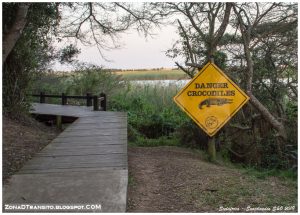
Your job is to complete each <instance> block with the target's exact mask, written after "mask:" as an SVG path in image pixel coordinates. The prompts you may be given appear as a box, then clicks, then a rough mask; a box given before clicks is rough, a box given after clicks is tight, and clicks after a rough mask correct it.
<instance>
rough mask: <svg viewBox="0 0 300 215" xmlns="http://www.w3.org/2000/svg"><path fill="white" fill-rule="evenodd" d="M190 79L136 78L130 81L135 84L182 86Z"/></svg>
mask: <svg viewBox="0 0 300 215" xmlns="http://www.w3.org/2000/svg"><path fill="white" fill-rule="evenodd" d="M189 81H190V79H184V80H135V81H130V83H132V84H134V85H150V86H151V85H153V86H154V85H160V86H170V85H176V86H178V87H182V86H184V85H186V84H187V83H188V82H189Z"/></svg>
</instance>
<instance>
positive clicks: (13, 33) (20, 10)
mask: <svg viewBox="0 0 300 215" xmlns="http://www.w3.org/2000/svg"><path fill="white" fill-rule="evenodd" d="M29 6H30V4H28V3H20V4H14V7H15V8H14V10H15V16H14V17H8V18H9V20H8V21H6V23H5V24H6V25H3V44H2V54H3V56H2V65H3V63H4V62H5V60H6V58H7V56H8V55H9V53H10V52H11V51H12V49H13V47H14V46H15V44H16V42H17V41H18V39H19V38H20V36H21V34H22V32H23V29H24V27H25V25H26V23H27V19H26V18H27V12H28V8H29ZM3 10H4V11H6V10H9V8H8V5H7V4H3ZM4 17H5V16H4ZM8 22H9V23H10V25H8Z"/></svg>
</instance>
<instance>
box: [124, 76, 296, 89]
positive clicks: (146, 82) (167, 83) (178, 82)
mask: <svg viewBox="0 0 300 215" xmlns="http://www.w3.org/2000/svg"><path fill="white" fill-rule="evenodd" d="M190 80H191V79H184V80H135V81H130V83H132V84H134V85H144V86H145V85H150V86H151V85H152V86H154V85H159V86H164V87H166V86H174V85H175V86H178V87H183V86H185V85H186V84H187V83H188V82H189V81H190ZM270 82H271V81H270V80H269V79H264V83H265V84H267V85H268V86H269V85H270ZM278 82H282V83H284V84H287V83H288V79H287V78H281V79H279V80H278ZM292 85H293V86H298V83H297V82H295V83H293V84H292Z"/></svg>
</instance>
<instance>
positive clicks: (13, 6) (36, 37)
mask: <svg viewBox="0 0 300 215" xmlns="http://www.w3.org/2000/svg"><path fill="white" fill-rule="evenodd" d="M17 4H18V3H3V9H4V10H3V31H4V33H5V32H6V31H7V30H8V29H9V28H10V27H11V25H12V23H13V21H14V14H15V13H16V10H17ZM56 15H57V11H56V6H55V3H39V4H32V5H31V7H30V8H29V11H28V17H27V25H26V27H25V29H24V30H23V33H22V35H21V37H20V39H19V40H18V42H17V43H16V45H15V47H14V49H13V51H12V52H11V53H10V55H9V56H8V58H7V60H6V62H5V63H4V65H3V107H4V112H7V113H17V112H24V111H25V112H26V110H27V109H28V107H29V104H28V103H27V101H26V93H27V92H28V91H27V90H28V85H29V84H30V82H31V80H32V79H31V77H32V76H33V74H34V73H37V72H38V71H41V70H42V69H44V68H45V66H46V65H47V63H49V62H50V61H51V60H52V57H53V50H52V47H51V37H49V33H50V31H52V30H53V27H54V26H56V24H57V20H56Z"/></svg>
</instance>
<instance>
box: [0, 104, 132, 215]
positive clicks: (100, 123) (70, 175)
mask: <svg viewBox="0 0 300 215" xmlns="http://www.w3.org/2000/svg"><path fill="white" fill-rule="evenodd" d="M32 113H35V114H47V115H60V116H73V117H78V119H77V120H76V121H75V122H74V123H73V124H71V125H70V126H69V127H68V128H66V129H65V130H64V131H63V132H62V133H61V134H60V135H59V136H58V137H57V138H56V139H54V140H53V141H52V142H51V143H50V144H49V145H48V146H46V147H45V148H44V149H43V150H42V151H40V152H39V153H37V154H36V155H35V157H34V158H33V159H31V160H30V161H28V162H27V163H26V164H25V166H24V167H23V168H22V169H21V170H20V171H19V172H18V173H17V174H15V175H14V176H13V177H12V178H11V180H10V182H9V184H8V185H7V186H5V187H4V191H3V202H4V203H5V204H8V203H10V204H16V203H19V204H25V203H26V204H29V203H31V204H68V205H71V204H87V205H91V204H96V205H101V212H125V211H126V197H127V183H128V168H127V115H126V113H121V112H106V111H92V110H91V109H90V108H89V107H78V106H62V105H50V104H34V110H32ZM58 211H60V210H58ZM61 211H66V210H61ZM98 211H99V210H98ZM50 212H51V211H50Z"/></svg>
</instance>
